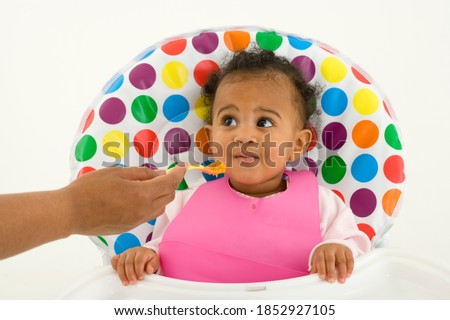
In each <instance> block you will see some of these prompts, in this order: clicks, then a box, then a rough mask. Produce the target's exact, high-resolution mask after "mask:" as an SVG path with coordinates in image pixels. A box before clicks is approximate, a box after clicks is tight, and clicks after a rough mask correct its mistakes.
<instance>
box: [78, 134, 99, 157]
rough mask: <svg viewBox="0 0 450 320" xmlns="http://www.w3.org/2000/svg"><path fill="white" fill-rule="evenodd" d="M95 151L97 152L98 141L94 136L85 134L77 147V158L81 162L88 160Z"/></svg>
mask: <svg viewBox="0 0 450 320" xmlns="http://www.w3.org/2000/svg"><path fill="white" fill-rule="evenodd" d="M95 152H97V143H96V142H95V139H94V137H92V136H90V135H85V136H83V137H81V139H80V141H78V143H77V146H76V147H75V159H77V161H79V162H82V161H87V160H89V159H91V158H92V157H93V156H94V154H95Z"/></svg>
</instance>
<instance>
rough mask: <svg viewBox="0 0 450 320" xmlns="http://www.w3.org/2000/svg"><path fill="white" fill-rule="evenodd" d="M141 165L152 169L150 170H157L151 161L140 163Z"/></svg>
mask: <svg viewBox="0 0 450 320" xmlns="http://www.w3.org/2000/svg"><path fill="white" fill-rule="evenodd" d="M141 167H146V168H149V169H152V170H158V167H157V166H155V165H154V164H153V163H148V162H145V163H143V164H142V165H141Z"/></svg>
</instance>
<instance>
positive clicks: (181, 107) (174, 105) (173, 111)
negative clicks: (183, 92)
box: [163, 94, 189, 122]
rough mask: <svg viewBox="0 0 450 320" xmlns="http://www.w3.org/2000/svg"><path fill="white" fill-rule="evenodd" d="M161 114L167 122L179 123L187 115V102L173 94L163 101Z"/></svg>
mask: <svg viewBox="0 0 450 320" xmlns="http://www.w3.org/2000/svg"><path fill="white" fill-rule="evenodd" d="M163 113H164V116H165V117H166V119H167V120H169V121H171V122H180V121H181V120H183V119H184V118H186V117H187V115H188V113H189V102H188V101H187V100H186V98H185V97H183V96H180V95H179V94H174V95H172V96H170V97H168V98H167V99H166V101H164V105H163Z"/></svg>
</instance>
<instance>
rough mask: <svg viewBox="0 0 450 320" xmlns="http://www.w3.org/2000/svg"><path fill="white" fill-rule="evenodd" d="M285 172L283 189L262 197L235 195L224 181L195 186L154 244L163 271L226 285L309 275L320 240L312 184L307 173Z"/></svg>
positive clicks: (315, 187) (314, 181) (195, 279)
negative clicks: (192, 192) (310, 265)
mask: <svg viewBox="0 0 450 320" xmlns="http://www.w3.org/2000/svg"><path fill="white" fill-rule="evenodd" d="M285 174H286V175H287V176H288V177H289V184H288V188H287V189H286V190H285V191H284V192H280V193H278V194H275V195H272V196H269V197H265V198H250V197H246V196H243V195H240V194H238V193H237V192H236V191H234V190H233V189H232V188H231V187H230V185H229V181H228V180H229V179H228V178H227V177H224V178H221V179H218V180H215V181H212V182H208V183H205V184H203V185H202V186H200V187H199V188H198V189H197V190H196V192H195V193H194V195H193V196H192V197H191V199H190V200H189V201H188V203H187V204H186V206H185V207H184V208H183V209H182V210H181V212H180V213H179V214H178V216H177V217H176V218H175V219H174V220H173V221H172V222H171V223H170V225H169V226H168V228H167V230H166V232H165V233H164V236H163V238H162V241H161V243H160V244H159V254H160V260H161V270H162V273H163V274H164V275H165V276H167V277H172V278H177V279H184V280H191V281H201V282H226V283H232V282H233V283H236V282H259V281H270V280H280V279H287V278H294V277H299V276H303V275H307V274H309V272H308V259H309V255H310V253H311V250H312V249H313V247H314V246H315V245H317V244H318V243H319V242H321V241H322V236H321V233H320V217H319V201H318V185H317V180H316V177H315V176H314V175H313V174H312V173H311V172H309V171H298V172H290V171H286V172H285Z"/></svg>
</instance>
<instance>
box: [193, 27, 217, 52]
mask: <svg viewBox="0 0 450 320" xmlns="http://www.w3.org/2000/svg"><path fill="white" fill-rule="evenodd" d="M192 45H193V46H194V48H195V50H197V51H198V52H200V53H203V54H208V53H211V52H213V51H214V50H216V49H217V46H218V45H219V38H218V37H217V34H215V33H214V32H205V33H200V34H199V35H198V36H195V37H193V38H192Z"/></svg>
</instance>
